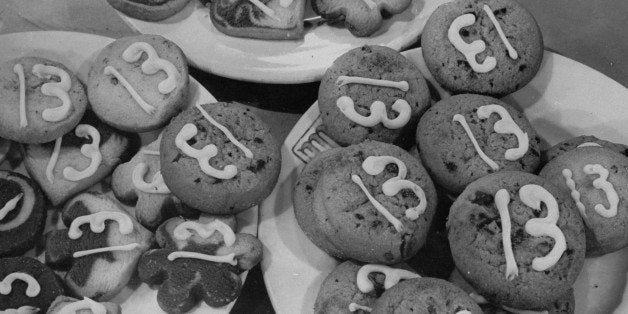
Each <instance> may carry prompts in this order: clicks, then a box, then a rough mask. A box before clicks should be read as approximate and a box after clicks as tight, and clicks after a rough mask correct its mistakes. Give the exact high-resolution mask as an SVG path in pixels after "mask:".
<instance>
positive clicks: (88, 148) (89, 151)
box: [63, 124, 102, 181]
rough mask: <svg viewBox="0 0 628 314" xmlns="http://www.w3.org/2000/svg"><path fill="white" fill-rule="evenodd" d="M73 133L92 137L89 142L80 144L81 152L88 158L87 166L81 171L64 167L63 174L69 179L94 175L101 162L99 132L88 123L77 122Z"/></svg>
mask: <svg viewBox="0 0 628 314" xmlns="http://www.w3.org/2000/svg"><path fill="white" fill-rule="evenodd" d="M74 133H75V134H76V136H78V137H84V138H90V137H91V139H92V142H91V143H90V144H83V146H81V154H83V156H85V157H87V158H89V159H90V163H89V166H87V168H85V169H83V170H81V171H78V170H76V169H74V168H73V167H65V169H63V176H64V177H65V178H66V179H68V180H70V181H79V180H82V179H85V178H89V177H91V176H92V175H94V173H96V170H98V167H99V166H100V163H101V162H102V154H101V153H100V133H98V130H96V128H95V127H93V126H91V125H89V124H79V125H78V126H77V127H76V131H75V132H74Z"/></svg>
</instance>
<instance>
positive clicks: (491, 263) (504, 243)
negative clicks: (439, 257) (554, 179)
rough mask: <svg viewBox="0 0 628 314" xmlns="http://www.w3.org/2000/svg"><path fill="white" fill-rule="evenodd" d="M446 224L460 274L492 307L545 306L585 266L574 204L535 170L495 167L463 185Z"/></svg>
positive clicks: (579, 221) (581, 230) (564, 290)
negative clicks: (536, 174)
mask: <svg viewBox="0 0 628 314" xmlns="http://www.w3.org/2000/svg"><path fill="white" fill-rule="evenodd" d="M447 227H448V237H449V243H450V246H451V252H452V254H453V257H454V261H455V263H456V267H457V268H458V269H459V270H460V274H461V275H462V276H463V278H464V279H465V280H466V281H468V282H469V283H470V284H471V285H472V286H473V288H474V289H475V290H476V291H477V293H478V294H479V295H482V296H484V297H485V298H486V299H487V300H488V301H489V302H491V303H493V304H500V305H502V306H507V307H510V308H516V309H545V308H549V307H551V305H552V303H553V302H554V301H555V300H556V296H561V295H565V294H566V293H567V292H568V291H569V290H570V289H571V287H572V285H573V284H574V282H575V280H576V278H577V277H578V275H579V273H580V271H581V269H582V266H583V264H584V254H585V233H584V232H585V231H584V229H585V228H584V224H583V223H582V219H581V218H580V216H579V214H578V212H577V209H576V206H575V203H574V202H573V200H572V199H571V198H569V196H568V195H566V194H565V193H564V192H562V191H561V190H560V189H559V188H558V187H556V186H555V185H553V184H551V183H550V182H549V181H547V180H545V179H543V178H541V177H538V176H535V175H533V174H529V173H525V172H518V171H501V172H497V173H494V174H490V175H487V176H485V177H482V178H480V179H478V180H477V181H474V182H473V183H471V184H469V186H467V188H466V189H465V190H464V192H462V194H460V196H458V199H456V201H455V202H454V204H453V205H452V207H451V211H450V213H449V219H448V223H447ZM548 291H552V293H547V292H548Z"/></svg>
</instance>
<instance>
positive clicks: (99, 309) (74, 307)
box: [46, 296, 122, 314]
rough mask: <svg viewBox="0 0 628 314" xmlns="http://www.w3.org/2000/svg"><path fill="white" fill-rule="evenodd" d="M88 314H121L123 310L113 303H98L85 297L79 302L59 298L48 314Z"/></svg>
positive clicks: (69, 298) (67, 298) (73, 299)
mask: <svg viewBox="0 0 628 314" xmlns="http://www.w3.org/2000/svg"><path fill="white" fill-rule="evenodd" d="M83 311H86V312H87V313H88V314H120V313H122V309H121V308H120V305H118V304H116V303H111V302H102V303H99V302H96V301H94V300H92V299H90V298H86V297H84V298H83V299H82V300H78V299H75V298H72V297H66V296H58V297H57V298H56V299H55V300H54V302H52V305H50V309H48V312H46V314H63V313H83Z"/></svg>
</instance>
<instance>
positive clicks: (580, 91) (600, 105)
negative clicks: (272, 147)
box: [259, 49, 628, 314]
mask: <svg viewBox="0 0 628 314" xmlns="http://www.w3.org/2000/svg"><path fill="white" fill-rule="evenodd" d="M403 54H404V55H405V56H406V57H407V58H408V59H409V60H410V61H412V62H413V63H415V64H416V65H417V66H418V67H419V69H421V72H423V75H424V76H426V78H427V79H428V80H429V81H430V82H431V83H432V84H433V85H436V83H435V82H434V81H433V79H431V75H429V72H427V68H426V67H425V62H424V61H423V57H422V55H421V50H420V49H412V50H409V51H406V52H404V53H403ZM439 93H440V96H441V97H447V94H446V93H445V92H444V91H442V89H439ZM503 100H504V101H505V102H507V103H509V104H512V105H515V106H517V107H518V108H519V109H521V110H523V111H524V113H525V115H526V116H527V118H528V119H529V120H530V122H531V123H532V126H533V127H534V128H535V129H536V131H537V133H538V134H539V136H540V137H541V138H542V146H543V149H546V148H547V147H549V146H550V145H553V144H556V143H558V142H559V141H562V140H564V139H567V138H569V137H572V136H575V135H581V134H590V135H595V136H597V137H599V138H603V139H607V140H610V141H614V142H619V143H624V144H628V90H627V89H626V88H625V87H624V86H622V85H621V84H619V83H617V82H615V81H613V80H611V79H610V78H608V77H606V76H604V75H603V74H601V73H599V72H597V71H595V70H593V69H591V68H589V67H587V66H585V65H583V64H580V63H578V62H576V61H573V60H571V59H568V58H565V57H563V56H560V55H558V54H555V53H552V52H547V51H546V52H545V55H544V59H543V64H542V65H541V69H540V71H539V72H538V74H537V75H536V77H535V78H534V79H533V80H532V82H530V83H529V84H528V85H527V86H525V87H524V88H523V89H521V90H519V91H518V92H516V93H514V94H511V95H509V96H507V97H505V98H504V99H503ZM320 124H321V119H320V113H319V110H318V105H317V104H316V103H315V104H314V105H312V107H310V109H309V110H308V111H307V112H306V113H305V114H304V115H303V117H301V119H300V120H299V121H298V122H297V124H296V125H295V126H294V128H293V129H292V131H291V132H290V134H289V135H288V137H287V138H286V140H285V142H284V144H283V146H282V157H283V161H282V163H283V164H282V170H281V171H282V172H281V174H280V177H279V183H278V184H277V186H276V187H275V190H274V191H273V193H272V194H271V195H270V196H269V197H268V198H267V199H266V201H265V202H264V203H262V205H261V206H260V226H259V238H260V240H262V242H263V243H264V246H265V249H266V250H265V251H264V259H263V260H262V271H263V274H264V281H265V283H266V287H267V288H268V294H269V296H270V299H271V302H272V303H273V305H274V307H275V310H276V311H277V312H278V313H311V312H312V311H313V309H314V301H315V299H316V296H317V294H318V290H319V287H320V285H321V283H322V281H323V279H324V278H325V277H326V276H327V274H329V273H330V272H331V271H332V270H333V268H334V267H335V266H336V264H337V261H336V260H335V259H333V258H332V257H330V256H329V255H327V254H326V253H324V252H323V251H322V250H320V249H319V248H318V247H316V246H315V245H314V244H313V243H312V242H310V240H309V239H308V238H307V237H306V236H305V234H303V232H302V231H301V229H300V228H299V226H298V224H297V222H296V220H295V217H294V209H293V205H292V189H293V186H294V184H295V182H296V179H297V177H298V174H299V173H300V171H301V170H302V169H303V165H304V164H305V163H306V162H307V161H309V160H310V159H311V158H312V156H314V155H315V154H316V153H317V152H318V151H320V150H324V149H326V148H328V147H329V146H330V145H328V144H327V142H328V141H329V138H328V137H327V136H326V135H325V134H324V132H321V129H320V128H318V126H320ZM627 260H628V248H626V249H623V250H620V251H618V252H615V253H611V254H607V255H605V256H602V257H599V258H588V259H586V262H585V267H584V269H583V271H582V273H581V274H580V276H579V277H578V280H577V281H576V283H575V285H574V289H575V297H576V313H578V314H582V313H587V314H588V313H591V314H593V313H613V312H614V313H628V287H627V272H628V264H627V263H626V261H627Z"/></svg>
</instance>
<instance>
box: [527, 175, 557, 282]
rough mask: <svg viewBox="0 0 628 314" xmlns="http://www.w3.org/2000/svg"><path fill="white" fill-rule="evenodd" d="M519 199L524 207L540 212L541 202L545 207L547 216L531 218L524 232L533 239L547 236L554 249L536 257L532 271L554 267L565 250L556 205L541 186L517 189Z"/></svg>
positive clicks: (549, 194)
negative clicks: (558, 224)
mask: <svg viewBox="0 0 628 314" xmlns="http://www.w3.org/2000/svg"><path fill="white" fill-rule="evenodd" d="M519 199H521V202H523V203H524V204H525V205H526V206H528V207H530V208H533V209H537V210H540V209H541V202H543V203H545V206H546V207H547V216H546V217H544V218H532V219H530V220H528V222H526V224H525V230H526V232H527V233H528V234H530V235H531V236H534V237H542V236H548V237H551V238H552V239H554V247H553V248H552V250H551V251H550V252H549V253H548V254H547V255H546V256H544V257H536V258H534V260H532V269H534V270H536V271H544V270H546V269H548V268H550V267H552V266H554V265H555V264H556V263H557V262H558V260H559V259H560V257H561V256H562V255H563V252H565V250H566V249H567V242H566V241H565V235H564V234H563V232H562V231H561V230H560V228H558V226H557V225H556V222H557V221H558V215H559V211H558V203H557V202H556V199H555V198H554V196H553V195H552V194H551V193H550V192H548V191H547V190H546V189H545V188H543V187H542V186H539V185H536V184H526V185H524V186H522V187H521V189H519Z"/></svg>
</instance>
